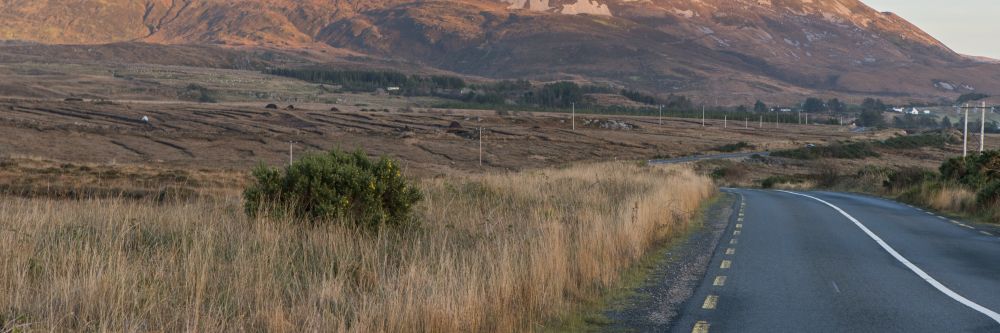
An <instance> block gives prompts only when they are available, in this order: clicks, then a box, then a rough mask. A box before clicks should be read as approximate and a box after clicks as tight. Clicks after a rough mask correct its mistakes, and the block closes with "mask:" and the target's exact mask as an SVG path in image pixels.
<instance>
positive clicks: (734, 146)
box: [711, 141, 757, 153]
mask: <svg viewBox="0 0 1000 333" xmlns="http://www.w3.org/2000/svg"><path fill="white" fill-rule="evenodd" d="M745 149H757V146H754V145H751V144H749V143H746V142H745V141H740V142H737V143H730V144H727V145H722V146H718V147H715V148H712V149H711V150H714V151H717V152H721V153H733V152H738V151H742V150H745Z"/></svg>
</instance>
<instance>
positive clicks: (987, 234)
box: [979, 231, 993, 236]
mask: <svg viewBox="0 0 1000 333" xmlns="http://www.w3.org/2000/svg"><path fill="white" fill-rule="evenodd" d="M979 233H981V234H983V235H986V236H993V234H991V233H988V232H985V231H980V232H979Z"/></svg>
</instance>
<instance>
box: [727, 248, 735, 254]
mask: <svg viewBox="0 0 1000 333" xmlns="http://www.w3.org/2000/svg"><path fill="white" fill-rule="evenodd" d="M726 254H727V255H734V254H736V249H727V250H726Z"/></svg>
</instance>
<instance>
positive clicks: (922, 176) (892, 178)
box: [883, 168, 937, 190]
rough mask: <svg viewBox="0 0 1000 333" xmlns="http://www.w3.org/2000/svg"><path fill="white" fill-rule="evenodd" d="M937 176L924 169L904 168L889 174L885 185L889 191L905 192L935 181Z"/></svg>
mask: <svg viewBox="0 0 1000 333" xmlns="http://www.w3.org/2000/svg"><path fill="white" fill-rule="evenodd" d="M936 178H937V175H936V174H935V173H934V172H932V171H930V170H927V169H923V168H904V169H900V170H897V171H894V172H892V173H890V174H889V179H887V180H886V181H885V182H884V183H883V185H884V186H885V187H886V188H887V189H889V190H904V189H907V188H911V187H914V186H918V185H921V184H923V183H925V182H928V181H931V180H934V179H936Z"/></svg>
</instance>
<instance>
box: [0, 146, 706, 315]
mask: <svg viewBox="0 0 1000 333" xmlns="http://www.w3.org/2000/svg"><path fill="white" fill-rule="evenodd" d="M421 187H422V188H423V191H424V193H425V195H426V199H425V201H424V202H423V203H422V204H421V207H420V216H421V219H422V223H421V224H420V226H418V227H413V228H411V229H406V230H399V229H393V230H381V231H378V232H372V231H368V230H361V229H353V228H350V227H346V226H340V225H327V226H318V227H303V226H301V224H297V223H293V222H294V221H283V220H269V219H263V218H261V219H249V218H246V217H245V216H244V215H243V214H242V210H241V205H240V204H241V203H240V201H239V199H238V196H236V195H233V196H231V197H227V198H221V199H219V200H199V201H197V202H189V203H165V204H157V203H154V202H137V201H127V200H107V199H95V200H81V201H69V200H51V199H40V198H34V199H23V198H14V197H3V198H0V295H3V297H0V328H2V329H0V331H4V330H29V331H32V330H53V331H265V330H266V331H276V332H299V331H343V332H456V331H491V332H514V331H533V330H538V329H540V328H542V327H544V326H545V325H547V324H548V323H550V322H551V321H552V320H554V319H555V318H558V317H559V316H561V315H564V314H566V313H567V312H568V311H571V310H572V309H573V307H574V306H575V304H577V303H579V302H585V301H589V300H592V299H594V298H596V297H599V296H600V295H601V294H602V293H603V292H605V291H607V290H608V288H610V287H612V286H614V285H615V284H616V283H618V282H619V281H618V279H619V276H620V274H621V273H622V272H623V271H624V270H625V269H627V268H628V267H629V266H630V265H632V264H634V263H636V262H637V261H638V260H639V259H640V258H641V257H642V256H643V255H644V254H646V253H647V251H648V250H651V249H652V248H654V247H655V246H656V245H657V244H658V243H660V242H663V241H665V240H667V239H669V238H671V237H675V236H677V235H679V234H680V233H682V232H684V231H686V230H687V229H688V228H690V227H691V225H690V219H691V217H692V215H693V214H695V211H696V210H697V208H698V207H699V205H700V204H701V203H702V202H703V201H704V200H706V199H707V198H709V197H710V196H711V195H713V193H714V187H713V185H712V183H711V181H710V180H708V179H706V178H705V177H702V176H698V175H696V174H695V173H694V172H693V171H691V170H690V169H686V168H683V167H676V166H668V167H656V168H654V167H645V166H637V165H634V164H628V163H611V164H600V165H582V166H575V167H570V168H564V169H549V170H541V171H529V172H522V173H506V174H491V175H478V176H467V177H449V178H440V179H430V180H423V181H422V183H421Z"/></svg>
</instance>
